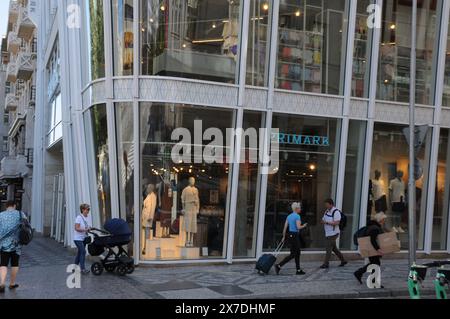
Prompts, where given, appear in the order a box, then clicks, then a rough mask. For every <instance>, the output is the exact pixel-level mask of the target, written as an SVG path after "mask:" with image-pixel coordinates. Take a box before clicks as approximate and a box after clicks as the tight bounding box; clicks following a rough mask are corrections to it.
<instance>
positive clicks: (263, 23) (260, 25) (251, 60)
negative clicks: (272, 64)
mask: <svg viewBox="0 0 450 319" xmlns="http://www.w3.org/2000/svg"><path fill="white" fill-rule="evenodd" d="M272 8H273V5H272V1H266V0H251V6H250V26H249V39H248V53H247V84H248V85H252V86H267V84H268V65H269V63H268V61H269V52H270V32H271V31H270V28H271V20H272V19H271V18H270V16H271V12H272Z"/></svg>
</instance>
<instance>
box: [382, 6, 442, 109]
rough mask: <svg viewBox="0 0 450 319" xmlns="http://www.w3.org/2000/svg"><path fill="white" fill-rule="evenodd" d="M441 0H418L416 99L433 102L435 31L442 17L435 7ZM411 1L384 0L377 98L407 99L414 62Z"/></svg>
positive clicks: (422, 102)
mask: <svg viewBox="0 0 450 319" xmlns="http://www.w3.org/2000/svg"><path fill="white" fill-rule="evenodd" d="M441 6H442V2H441V1H418V4H417V50H416V54H417V60H416V64H417V66H416V67H417V71H416V103H419V104H431V103H433V101H432V99H431V95H432V89H433V88H432V85H433V82H434V81H433V78H432V73H433V70H432V66H433V63H435V61H436V52H437V51H438V50H437V47H438V46H437V44H436V43H435V39H437V38H436V34H438V31H439V19H437V17H436V8H438V9H440V8H441ZM411 16H412V1H402V0H385V1H384V2H383V14H382V25H381V43H380V57H379V66H378V81H377V83H378V85H377V98H378V99H381V100H388V101H396V102H408V101H409V78H410V71H409V70H410V63H411V56H410V55H411V54H410V52H411Z"/></svg>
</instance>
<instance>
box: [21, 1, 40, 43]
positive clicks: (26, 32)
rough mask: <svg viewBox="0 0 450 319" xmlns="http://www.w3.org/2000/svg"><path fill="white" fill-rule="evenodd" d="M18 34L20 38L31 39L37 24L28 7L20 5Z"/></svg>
mask: <svg viewBox="0 0 450 319" xmlns="http://www.w3.org/2000/svg"><path fill="white" fill-rule="evenodd" d="M17 23H18V28H17V35H18V36H19V38H22V39H25V40H26V41H30V40H31V38H32V37H33V32H34V29H36V26H35V25H34V23H33V21H32V20H31V19H30V17H29V16H28V8H26V7H20V9H19V20H18V22H17Z"/></svg>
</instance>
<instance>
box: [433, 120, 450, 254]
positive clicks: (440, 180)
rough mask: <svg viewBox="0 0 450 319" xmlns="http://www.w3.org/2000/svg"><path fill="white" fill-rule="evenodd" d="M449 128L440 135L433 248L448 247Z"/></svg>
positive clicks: (449, 188) (441, 248) (443, 129)
mask: <svg viewBox="0 0 450 319" xmlns="http://www.w3.org/2000/svg"><path fill="white" fill-rule="evenodd" d="M449 131H450V130H449V129H446V128H442V129H441V134H440V137H439V153H438V164H437V172H436V174H437V175H436V188H435V192H436V193H435V196H434V215H433V231H432V242H431V249H433V250H445V249H446V248H447V232H448V218H449V194H450V182H449V177H450V174H449V172H450V170H449V169H448V168H449V167H450V154H449V152H450V144H449V142H450V139H449Z"/></svg>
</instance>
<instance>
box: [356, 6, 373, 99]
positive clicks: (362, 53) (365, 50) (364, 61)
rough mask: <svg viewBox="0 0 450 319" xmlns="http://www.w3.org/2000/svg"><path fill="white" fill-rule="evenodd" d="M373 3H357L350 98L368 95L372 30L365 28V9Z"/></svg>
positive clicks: (367, 14)
mask: <svg viewBox="0 0 450 319" xmlns="http://www.w3.org/2000/svg"><path fill="white" fill-rule="evenodd" d="M373 3H374V1H373V0H362V1H358V2H357V9H356V25H355V27H356V30H355V43H354V46H355V47H354V49H353V73H352V96H355V97H365V98H366V97H368V95H369V74H370V73H369V72H370V49H371V41H372V35H373V29H371V28H369V27H368V26H367V19H368V17H369V13H368V12H367V8H368V7H369V5H371V4H373Z"/></svg>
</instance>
